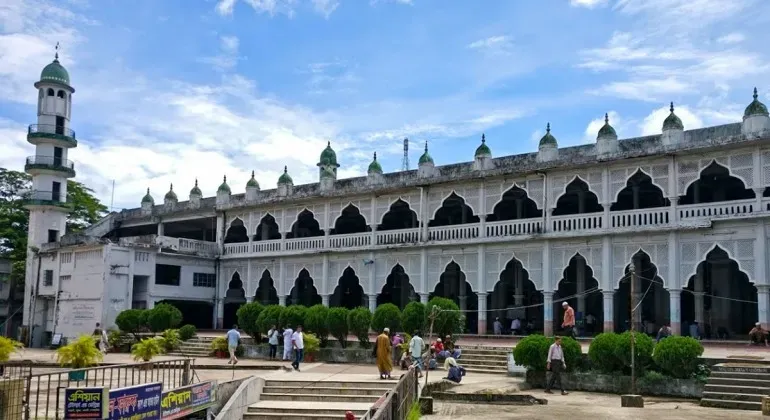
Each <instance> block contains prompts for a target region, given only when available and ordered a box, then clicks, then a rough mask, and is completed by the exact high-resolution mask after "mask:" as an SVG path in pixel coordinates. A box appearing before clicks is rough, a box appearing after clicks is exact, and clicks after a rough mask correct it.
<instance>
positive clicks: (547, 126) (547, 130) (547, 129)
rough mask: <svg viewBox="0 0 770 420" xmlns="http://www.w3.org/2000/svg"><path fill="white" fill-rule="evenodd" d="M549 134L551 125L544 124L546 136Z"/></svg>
mask: <svg viewBox="0 0 770 420" xmlns="http://www.w3.org/2000/svg"><path fill="white" fill-rule="evenodd" d="M550 132H551V123H546V124H545V133H546V134H548V133H550Z"/></svg>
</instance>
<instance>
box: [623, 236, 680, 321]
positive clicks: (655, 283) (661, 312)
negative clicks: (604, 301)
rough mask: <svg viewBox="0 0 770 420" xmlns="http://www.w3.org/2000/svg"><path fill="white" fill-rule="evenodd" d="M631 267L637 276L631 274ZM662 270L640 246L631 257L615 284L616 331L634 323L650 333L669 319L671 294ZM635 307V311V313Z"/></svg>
mask: <svg viewBox="0 0 770 420" xmlns="http://www.w3.org/2000/svg"><path fill="white" fill-rule="evenodd" d="M632 267H633V270H634V275H632V274H631V269H632ZM659 273H660V272H659V270H658V266H657V265H655V262H654V261H652V256H651V255H650V254H649V253H648V252H647V251H645V250H643V249H642V248H639V250H638V251H636V252H635V253H634V254H633V255H632V256H631V261H630V262H629V264H627V265H626V267H625V269H624V272H623V276H622V277H621V278H619V279H617V284H616V286H615V293H614V297H615V298H614V299H613V301H614V303H615V308H614V309H613V313H614V319H615V321H616V322H615V330H616V331H618V332H622V331H625V330H626V329H628V327H629V326H630V323H631V322H634V323H635V327H636V328H637V329H638V330H639V331H643V332H647V333H648V334H649V333H653V332H655V331H657V330H658V329H659V328H660V327H661V326H663V325H664V324H665V323H667V322H669V321H670V320H669V314H670V311H669V302H670V299H669V293H668V290H666V288H665V287H664V282H663V278H661V277H660V274H659ZM632 280H633V281H635V282H636V284H635V285H634V289H635V293H636V294H637V296H636V297H632V296H631V281H632ZM632 308H636V310H635V311H633V312H632Z"/></svg>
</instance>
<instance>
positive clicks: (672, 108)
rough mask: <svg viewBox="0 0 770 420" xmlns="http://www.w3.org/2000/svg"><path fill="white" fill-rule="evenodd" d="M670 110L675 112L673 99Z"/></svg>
mask: <svg viewBox="0 0 770 420" xmlns="http://www.w3.org/2000/svg"><path fill="white" fill-rule="evenodd" d="M669 110H670V111H671V113H672V114H673V113H674V102H673V101H672V102H671V108H669Z"/></svg>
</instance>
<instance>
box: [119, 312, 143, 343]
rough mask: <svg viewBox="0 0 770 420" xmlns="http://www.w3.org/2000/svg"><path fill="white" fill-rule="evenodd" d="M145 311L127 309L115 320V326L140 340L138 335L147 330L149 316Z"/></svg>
mask: <svg viewBox="0 0 770 420" xmlns="http://www.w3.org/2000/svg"><path fill="white" fill-rule="evenodd" d="M148 312H149V311H147V310H145V309H126V310H125V311H122V312H121V313H119V314H118V316H117V317H116V318H115V324H116V325H117V326H118V328H120V330H121V331H123V332H127V333H131V334H133V335H134V339H136V340H138V339H139V338H138V337H137V333H139V332H141V331H142V330H144V329H145V328H147V314H148Z"/></svg>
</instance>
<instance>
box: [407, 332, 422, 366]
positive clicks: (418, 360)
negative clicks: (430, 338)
mask: <svg viewBox="0 0 770 420" xmlns="http://www.w3.org/2000/svg"><path fill="white" fill-rule="evenodd" d="M424 347H425V342H424V341H423V340H422V338H421V337H420V331H419V330H417V331H415V332H414V335H413V336H412V339H411V340H410V341H409V355H411V356H412V360H413V361H414V363H415V364H416V366H417V369H418V372H419V375H420V377H422V371H423V370H425V365H424V364H423V361H422V349H423V348H424Z"/></svg>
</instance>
